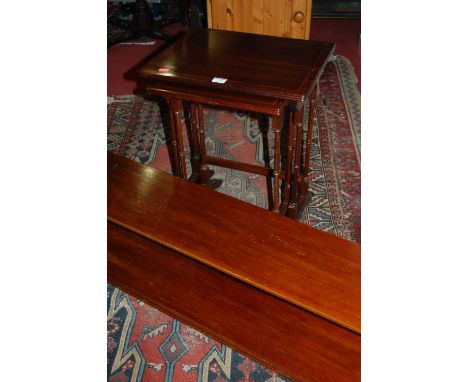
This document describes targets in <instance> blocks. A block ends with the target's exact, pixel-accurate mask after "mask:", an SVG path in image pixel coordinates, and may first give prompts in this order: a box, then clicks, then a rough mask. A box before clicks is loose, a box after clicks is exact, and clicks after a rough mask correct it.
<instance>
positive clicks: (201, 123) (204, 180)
mask: <svg viewBox="0 0 468 382" xmlns="http://www.w3.org/2000/svg"><path fill="white" fill-rule="evenodd" d="M197 111H198V113H197V114H198V129H199V136H200V157H201V158H200V159H201V184H203V185H207V184H208V165H207V163H206V142H205V119H204V117H203V107H202V105H201V104H198V105H197Z"/></svg>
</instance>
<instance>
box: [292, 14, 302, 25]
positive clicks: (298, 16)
mask: <svg viewBox="0 0 468 382" xmlns="http://www.w3.org/2000/svg"><path fill="white" fill-rule="evenodd" d="M294 21H295V22H296V23H298V24H299V23H302V22H303V21H304V13H302V12H301V11H297V12H296V13H295V14H294Z"/></svg>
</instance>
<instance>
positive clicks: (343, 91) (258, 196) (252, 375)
mask: <svg viewBox="0 0 468 382" xmlns="http://www.w3.org/2000/svg"><path fill="white" fill-rule="evenodd" d="M320 90H321V97H322V102H323V105H324V107H323V108H321V109H320V110H319V113H318V118H317V120H315V121H314V124H315V126H316V128H315V129H314V136H313V143H312V154H311V162H310V173H311V175H312V177H311V182H310V192H311V195H312V198H311V200H310V202H309V204H308V205H307V206H306V208H305V209H304V212H303V214H302V217H301V222H303V223H304V224H308V225H310V226H312V227H315V228H318V229H321V230H324V231H328V232H332V233H334V234H336V235H339V236H342V237H344V238H346V239H349V240H352V241H355V242H360V229H361V225H360V178H361V175H360V94H359V91H358V89H357V87H356V77H355V75H354V71H353V68H352V66H351V64H350V63H349V61H348V60H347V59H346V58H344V57H340V56H338V57H336V60H334V61H332V62H330V63H329V64H328V65H327V67H326V69H325V71H324V73H323V75H322V78H321V80H320ZM204 118H205V123H206V138H207V151H208V154H209V155H214V156H218V157H223V158H226V159H237V160H241V161H244V162H247V163H254V164H255V163H259V164H262V165H264V164H265V163H270V162H271V159H272V158H273V152H272V144H271V139H272V134H271V131H270V130H269V129H265V128H263V127H262V126H264V124H263V123H261V122H260V123H259V116H257V115H255V114H248V113H243V112H230V111H221V110H214V109H205V110H204ZM168 139H169V137H168V131H167V129H166V128H165V127H164V126H163V124H162V122H161V116H160V113H159V108H158V106H157V104H156V103H154V102H152V101H150V100H146V99H144V98H142V97H139V96H133V95H132V96H118V97H114V98H109V99H108V150H110V151H113V152H116V153H118V154H120V155H123V156H125V157H127V158H130V159H133V160H135V161H138V162H140V163H143V164H146V165H148V166H152V167H155V168H158V169H161V170H163V171H167V172H171V165H170V159H169V155H168V149H167V147H168V145H167V141H168ZM184 139H185V143H186V150H187V152H186V154H187V155H186V157H187V168H188V173H189V174H190V172H191V170H190V160H189V158H190V155H189V152H190V151H189V145H188V140H187V137H186V136H185V138H184ZM212 169H213V170H215V173H214V175H213V177H212V180H216V182H214V183H217V185H220V186H219V187H218V188H217V190H218V191H219V192H223V193H225V194H228V195H231V196H233V197H236V198H239V199H241V200H244V201H246V202H249V203H252V204H256V205H258V206H260V207H263V208H267V207H268V192H267V180H266V179H265V177H262V176H259V175H255V174H248V173H243V172H239V171H234V170H230V169H224V168H219V167H214V166H213V167H212ZM107 293H108V307H107V308H108V340H107V343H108V380H109V381H112V382H124V381H125V382H127V381H144V382H150V381H160V382H162V381H165V382H170V381H187V382H189V381H190V382H195V381H197V382H205V381H235V382H240V381H252V382H257V381H258V382H260V381H261V382H265V381H268V382H279V381H287V379H286V378H284V377H282V376H280V375H278V374H277V373H276V372H274V371H272V370H269V369H267V368H265V367H263V366H262V365H260V364H258V363H256V362H255V361H253V360H250V359H248V358H247V357H244V356H243V355H242V354H240V353H238V352H236V351H235V350H233V349H230V348H229V347H227V346H224V345H222V344H220V343H219V342H217V341H215V340H213V339H211V338H209V337H207V336H206V335H204V334H203V333H200V332H198V331H197V330H195V329H193V328H190V327H188V326H186V325H184V324H183V323H181V322H179V321H177V320H174V319H173V318H171V317H169V316H167V315H165V314H164V313H162V312H160V311H158V310H157V309H155V308H153V307H151V306H148V305H147V304H145V303H144V302H143V301H140V300H138V299H136V298H134V297H132V296H130V295H128V294H125V293H124V292H122V291H120V290H119V289H117V288H115V287H113V286H111V285H109V286H108V292H107ZM239 298H241V296H240V297H239ZM290 329H291V330H294V323H291V328H290ZM293 356H294V355H293V354H291V357H293Z"/></svg>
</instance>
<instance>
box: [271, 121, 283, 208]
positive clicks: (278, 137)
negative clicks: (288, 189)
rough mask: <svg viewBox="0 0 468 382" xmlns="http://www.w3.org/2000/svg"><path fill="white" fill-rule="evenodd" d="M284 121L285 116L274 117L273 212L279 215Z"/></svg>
mask: <svg viewBox="0 0 468 382" xmlns="http://www.w3.org/2000/svg"><path fill="white" fill-rule="evenodd" d="M282 120H283V116H282V115H280V116H274V117H272V127H273V131H274V132H275V158H274V168H273V176H274V187H273V212H276V213H277V214H279V212H280V210H279V200H280V192H279V176H280V160H281V159H280V157H281V155H280V154H281V122H282Z"/></svg>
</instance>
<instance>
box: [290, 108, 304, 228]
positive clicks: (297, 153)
mask: <svg viewBox="0 0 468 382" xmlns="http://www.w3.org/2000/svg"><path fill="white" fill-rule="evenodd" d="M303 113H304V108H301V110H299V111H296V112H295V113H294V123H295V127H296V131H295V133H296V134H295V138H294V149H295V150H294V163H293V181H292V187H291V198H290V202H289V206H288V216H289V217H292V218H293V219H295V218H296V217H297V197H298V195H297V193H298V186H299V169H300V167H301V151H302V150H301V149H302V125H303Z"/></svg>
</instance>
